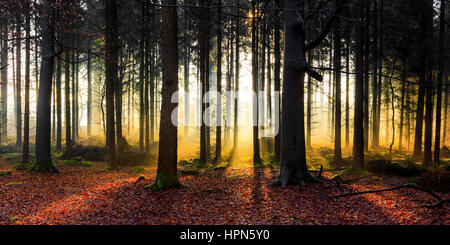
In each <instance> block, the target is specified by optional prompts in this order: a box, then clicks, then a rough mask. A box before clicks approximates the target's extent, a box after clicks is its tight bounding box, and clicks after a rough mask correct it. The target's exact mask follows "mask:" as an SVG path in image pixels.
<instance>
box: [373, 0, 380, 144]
mask: <svg viewBox="0 0 450 245" xmlns="http://www.w3.org/2000/svg"><path fill="white" fill-rule="evenodd" d="M374 5H375V6H374V13H373V16H374V25H373V44H372V46H373V63H372V64H373V73H374V75H373V80H372V148H377V147H379V141H378V137H376V134H377V132H378V124H377V113H378V111H377V109H378V105H377V103H378V88H377V86H378V77H377V75H375V74H377V73H378V11H377V10H378V1H377V0H374Z"/></svg>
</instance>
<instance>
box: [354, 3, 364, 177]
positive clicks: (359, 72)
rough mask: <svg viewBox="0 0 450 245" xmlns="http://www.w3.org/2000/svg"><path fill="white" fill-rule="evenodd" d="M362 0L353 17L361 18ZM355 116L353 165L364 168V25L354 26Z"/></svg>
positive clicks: (357, 5) (357, 4)
mask: <svg viewBox="0 0 450 245" xmlns="http://www.w3.org/2000/svg"><path fill="white" fill-rule="evenodd" d="M362 9H363V0H356V1H355V17H356V19H361V18H362ZM355 30H356V35H355V59H356V60H355V68H356V79H355V111H354V112H355V116H354V118H355V119H354V124H353V126H354V127H353V161H354V163H353V166H354V167H356V168H359V169H363V168H364V121H363V120H364V108H363V103H364V73H363V72H364V39H363V37H364V26H363V24H359V23H358V24H356V26H355Z"/></svg>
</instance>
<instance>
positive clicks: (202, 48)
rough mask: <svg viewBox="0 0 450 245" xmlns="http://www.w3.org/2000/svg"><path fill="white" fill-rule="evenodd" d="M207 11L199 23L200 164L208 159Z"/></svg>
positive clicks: (201, 15) (203, 13)
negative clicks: (206, 117) (205, 115)
mask: <svg viewBox="0 0 450 245" xmlns="http://www.w3.org/2000/svg"><path fill="white" fill-rule="evenodd" d="M205 4H206V1H205V0H200V1H199V5H200V6H205ZM205 15H206V10H204V9H201V13H200V23H199V35H198V38H199V52H200V53H199V56H200V57H199V58H200V84H201V93H200V107H201V111H200V123H201V126H200V163H206V161H207V160H208V159H207V153H206V151H207V147H206V144H207V142H206V125H205V120H204V113H205V103H204V101H203V100H204V97H205V93H206V83H207V81H206V69H209V68H207V67H206V59H207V56H208V53H207V51H206V46H207V44H206V42H208V40H207V37H206V28H207V21H206V17H205Z"/></svg>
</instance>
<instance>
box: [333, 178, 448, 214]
mask: <svg viewBox="0 0 450 245" xmlns="http://www.w3.org/2000/svg"><path fill="white" fill-rule="evenodd" d="M402 188H411V189H415V190H420V191H423V192H426V193H428V194H430V195H431V196H433V197H434V198H435V199H436V200H437V202H436V203H434V204H432V205H425V207H427V208H431V209H435V208H436V209H438V208H442V207H443V204H444V203H449V202H450V199H442V198H441V197H440V196H439V195H438V194H436V193H434V192H432V191H430V190H428V189H425V188H423V187H420V186H417V185H414V184H406V185H401V186H395V187H392V188H386V189H381V190H371V191H361V192H351V193H345V194H340V195H336V196H332V197H330V198H339V197H345V196H354V195H362V194H368V193H377V192H384V191H393V190H398V189H402Z"/></svg>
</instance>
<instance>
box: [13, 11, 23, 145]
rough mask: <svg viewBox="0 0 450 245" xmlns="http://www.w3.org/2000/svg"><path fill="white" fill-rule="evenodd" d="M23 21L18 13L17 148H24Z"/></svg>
mask: <svg viewBox="0 0 450 245" xmlns="http://www.w3.org/2000/svg"><path fill="white" fill-rule="evenodd" d="M21 23H22V20H21V13H20V11H18V13H17V14H16V33H17V36H16V37H17V47H16V101H15V103H16V148H17V149H18V150H19V149H21V148H22V70H21V66H22V65H21V63H22V62H21V60H22V52H21V51H22V44H21V43H22V41H21V37H22V35H21V29H20V25H21Z"/></svg>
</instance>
